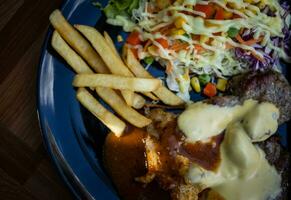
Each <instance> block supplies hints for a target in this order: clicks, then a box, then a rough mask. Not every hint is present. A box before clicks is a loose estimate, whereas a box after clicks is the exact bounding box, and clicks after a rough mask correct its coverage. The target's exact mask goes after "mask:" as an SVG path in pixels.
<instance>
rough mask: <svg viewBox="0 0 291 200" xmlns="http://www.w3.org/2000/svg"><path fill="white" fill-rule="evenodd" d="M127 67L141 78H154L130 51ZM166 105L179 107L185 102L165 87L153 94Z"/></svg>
mask: <svg viewBox="0 0 291 200" xmlns="http://www.w3.org/2000/svg"><path fill="white" fill-rule="evenodd" d="M127 66H128V68H129V69H130V70H131V71H132V72H133V73H134V74H135V75H136V77H140V78H152V77H153V76H152V75H151V74H150V73H149V72H148V71H147V70H146V69H145V68H144V67H143V66H142V65H141V64H140V62H139V61H138V60H137V59H136V58H135V56H134V55H133V53H132V52H131V50H130V49H128V50H127ZM153 93H154V94H155V95H156V96H157V97H158V98H159V99H160V100H161V101H162V102H163V103H164V104H167V105H171V106H177V105H181V104H184V101H183V100H182V99H181V98H180V97H178V96H177V95H175V94H174V93H172V92H171V91H170V90H168V89H167V88H166V87H165V86H162V87H159V88H158V89H157V90H156V91H154V92H153Z"/></svg>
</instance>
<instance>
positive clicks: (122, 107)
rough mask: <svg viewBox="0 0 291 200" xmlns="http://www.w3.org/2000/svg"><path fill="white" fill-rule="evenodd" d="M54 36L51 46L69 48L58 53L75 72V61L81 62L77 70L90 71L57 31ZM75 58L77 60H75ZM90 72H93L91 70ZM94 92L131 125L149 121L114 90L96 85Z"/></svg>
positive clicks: (148, 122) (76, 65)
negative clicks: (64, 51)
mask: <svg viewBox="0 0 291 200" xmlns="http://www.w3.org/2000/svg"><path fill="white" fill-rule="evenodd" d="M54 37H55V39H52V41H51V42H52V46H53V48H55V49H63V48H64V47H58V46H59V45H61V46H66V47H65V48H66V49H67V50H68V49H69V50H70V51H69V52H70V53H69V54H67V53H63V54H60V55H61V56H62V57H63V58H64V60H66V62H67V63H69V64H70V66H71V67H72V69H73V70H75V71H76V72H77V70H79V68H78V64H77V63H78V62H82V63H83V65H82V69H81V70H79V72H80V73H84V72H86V73H87V72H89V71H90V68H89V66H88V65H87V64H86V63H85V62H84V61H83V59H82V58H81V57H80V56H79V55H78V54H77V53H76V52H75V51H73V50H72V49H71V47H70V46H69V45H68V44H67V43H66V42H65V41H64V40H61V39H62V38H61V37H60V35H59V34H58V33H57V32H55V33H54ZM56 41H58V42H56ZM56 47H57V48H56ZM76 60H77V61H78V62H75V61H76ZM80 60H81V61H80ZM91 73H93V72H92V71H91ZM96 92H97V94H98V95H99V96H100V97H101V98H102V99H103V100H104V101H105V102H106V103H108V104H109V105H110V106H111V107H112V108H113V110H115V111H116V112H117V113H118V114H119V115H120V116H121V117H123V118H124V119H125V120H126V121H128V122H129V123H131V124H132V125H134V126H136V127H144V126H147V125H148V124H150V123H151V120H150V119H148V118H146V117H144V116H143V115H141V114H140V113H138V112H137V111H136V110H134V109H133V108H131V107H130V106H128V105H127V104H126V103H125V102H124V100H123V99H122V98H121V97H120V96H119V95H118V94H117V93H116V92H115V91H114V90H112V89H110V88H101V87H97V88H96ZM136 96H137V98H138V96H139V95H138V94H136ZM112 98H115V99H112Z"/></svg>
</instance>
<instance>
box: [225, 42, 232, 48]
mask: <svg viewBox="0 0 291 200" xmlns="http://www.w3.org/2000/svg"><path fill="white" fill-rule="evenodd" d="M232 48H233V46H232V45H231V44H229V43H228V42H227V43H225V49H232Z"/></svg>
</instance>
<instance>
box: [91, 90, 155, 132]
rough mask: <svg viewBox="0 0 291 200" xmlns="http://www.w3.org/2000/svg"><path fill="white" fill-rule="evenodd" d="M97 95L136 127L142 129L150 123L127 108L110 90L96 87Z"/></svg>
mask: <svg viewBox="0 0 291 200" xmlns="http://www.w3.org/2000/svg"><path fill="white" fill-rule="evenodd" d="M96 92H97V94H98V95H99V96H100V97H101V98H102V99H103V100H104V101H105V102H106V103H107V104H108V105H110V106H111V107H112V108H113V109H114V110H115V111H116V112H117V113H118V114H119V115H120V116H122V117H123V118H125V117H126V120H127V121H128V122H129V123H131V124H133V125H134V126H136V127H139V128H142V127H145V126H147V125H149V124H150V123H151V122H152V121H151V120H150V119H148V118H146V117H145V116H143V115H141V114H139V113H138V112H136V110H134V109H132V108H131V107H130V106H128V105H127V104H126V103H125V102H124V101H123V99H122V98H121V97H120V96H119V95H118V94H117V93H116V92H115V91H114V90H112V89H108V88H104V87H97V88H96Z"/></svg>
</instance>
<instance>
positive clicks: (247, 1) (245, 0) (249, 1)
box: [244, 0, 254, 3]
mask: <svg viewBox="0 0 291 200" xmlns="http://www.w3.org/2000/svg"><path fill="white" fill-rule="evenodd" d="M244 2H246V3H254V1H253V0H244Z"/></svg>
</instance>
